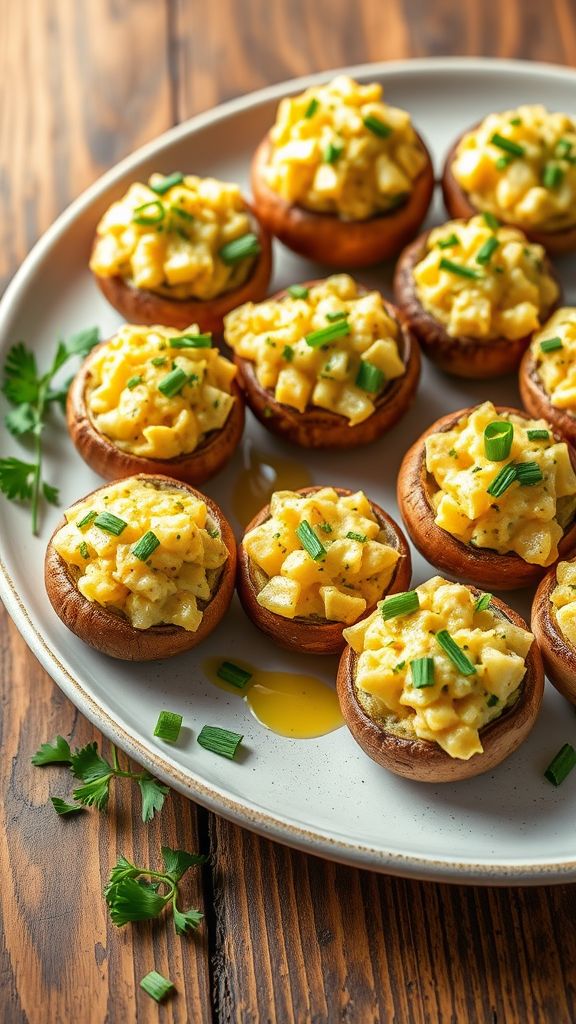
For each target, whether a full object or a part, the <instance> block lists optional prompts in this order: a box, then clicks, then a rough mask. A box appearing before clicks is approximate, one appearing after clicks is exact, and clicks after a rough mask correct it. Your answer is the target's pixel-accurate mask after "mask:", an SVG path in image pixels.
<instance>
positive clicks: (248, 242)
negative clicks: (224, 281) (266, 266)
mask: <svg viewBox="0 0 576 1024" xmlns="http://www.w3.org/2000/svg"><path fill="white" fill-rule="evenodd" d="M261 251H262V246H261V245H260V242H259V241H258V238H257V237H256V235H255V234H254V233H253V232H252V231H249V232H248V234H247V235H241V237H240V238H235V239H234V240H233V241H232V242H227V243H226V245H223V246H222V248H221V249H220V252H219V253H218V255H219V257H220V259H221V260H222V262H223V263H226V265H227V266H230V265H231V264H232V263H238V262H239V261H240V260H244V259H246V258H247V257H248V256H258V255H259V253H260V252H261Z"/></svg>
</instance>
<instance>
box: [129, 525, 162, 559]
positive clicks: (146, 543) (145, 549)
mask: <svg viewBox="0 0 576 1024" xmlns="http://www.w3.org/2000/svg"><path fill="white" fill-rule="evenodd" d="M158 547H160V541H159V540H158V537H157V536H156V534H155V533H153V531H152V530H148V531H147V533H145V534H144V536H143V537H140V540H139V541H138V543H137V544H135V545H134V547H133V548H132V554H133V555H135V557H136V558H139V559H140V561H141V562H147V561H148V559H149V558H150V555H153V554H154V552H155V551H156V548H158Z"/></svg>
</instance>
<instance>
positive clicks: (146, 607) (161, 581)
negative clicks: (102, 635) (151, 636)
mask: <svg viewBox="0 0 576 1024" xmlns="http://www.w3.org/2000/svg"><path fill="white" fill-rule="evenodd" d="M64 515H65V517H66V520H67V524H66V525H65V526H63V527H62V528H61V529H60V530H59V531H58V533H57V534H56V536H55V537H54V540H53V544H54V547H55V549H56V551H57V552H58V554H59V555H60V556H61V557H62V558H63V559H64V561H65V562H66V565H67V566H68V570H69V572H70V574H71V576H72V577H73V579H74V582H75V584H76V586H77V587H78V590H79V591H80V593H81V594H82V595H83V597H85V598H86V599H87V600H88V601H93V602H95V603H96V604H99V605H102V607H104V608H106V609H108V610H111V611H114V612H117V613H119V614H121V615H123V616H125V617H126V618H127V619H128V620H129V622H131V624H132V625H133V626H134V627H135V628H136V629H148V628H149V627H150V626H155V625H158V624H159V623H170V624H172V625H176V626H181V627H182V628H183V629H186V630H190V631H191V632H192V633H195V632H196V631H197V629H198V627H199V625H200V623H201V622H202V616H203V609H204V608H205V607H206V605H207V604H208V602H209V601H210V600H211V598H212V597H213V595H214V593H215V591H216V589H217V586H218V581H219V579H220V575H221V573H222V569H223V566H224V563H225V562H226V560H227V558H228V550H227V548H226V546H225V544H224V542H223V540H222V538H221V536H220V531H219V529H218V526H217V524H216V523H215V522H214V521H213V520H212V517H211V516H210V515H209V513H208V510H207V508H206V504H205V503H204V502H203V501H199V500H198V499H197V498H195V497H194V496H193V495H192V494H190V493H189V492H187V491H186V490H183V489H181V488H176V487H174V488H169V487H162V488H160V487H157V486H154V485H153V484H152V483H150V482H147V481H145V480H142V479H140V478H139V477H129V478H128V479H126V480H121V481H119V482H118V483H115V484H111V485H110V486H109V487H107V488H106V489H105V490H101V491H98V492H97V493H95V494H93V495H90V496H89V497H88V498H86V500H85V501H82V502H80V503H78V504H76V505H74V506H73V507H72V508H71V509H68V510H67V511H66V512H65V513H64ZM110 517H111V518H110ZM150 549H151V553H150V554H148V555H147V550H150Z"/></svg>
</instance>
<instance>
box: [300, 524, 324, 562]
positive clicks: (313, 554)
mask: <svg viewBox="0 0 576 1024" xmlns="http://www.w3.org/2000/svg"><path fill="white" fill-rule="evenodd" d="M296 536H297V537H298V540H299V541H300V543H301V545H302V547H303V548H304V550H305V551H307V552H308V554H309V555H310V558H312V559H314V561H315V562H317V561H318V560H319V559H320V558H324V556H325V554H326V548H325V547H324V545H323V543H322V541H321V540H318V537H317V536H316V534H315V533H314V530H313V529H312V527H311V526H310V523H309V522H308V521H307V520H306V519H303V520H302V522H301V523H300V525H299V526H297V527H296Z"/></svg>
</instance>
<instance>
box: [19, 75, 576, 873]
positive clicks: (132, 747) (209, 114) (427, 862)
mask: <svg viewBox="0 0 576 1024" xmlns="http://www.w3.org/2000/svg"><path fill="white" fill-rule="evenodd" d="M528 70H529V71H530V74H531V75H533V76H535V77H540V78H545V79H548V80H550V79H551V78H552V79H557V80H558V81H561V82H566V80H568V81H569V82H570V84H573V83H576V69H573V68H571V67H568V66H565V65H561V64H551V63H543V62H535V61H528V60H513V59H501V58H492V57H474V58H470V57H425V58H415V59H407V60H397V61H380V62H374V63H365V64H359V65H351V66H344V67H339V68H335V69H331V70H325V71H321V72H316V73H314V74H311V75H305V76H301V77H298V78H291V79H289V80H287V81H284V82H279V83H276V84H274V85H270V86H266V87H265V88H263V89H258V90H255V91H253V92H249V93H246V94H245V95H243V96H239V97H236V98H235V99H231V100H228V101H226V102H225V103H222V104H219V105H218V106H216V107H213V108H210V109H209V110H206V111H203V112H201V113H199V114H196V115H195V116H193V117H191V118H189V119H188V120H186V121H183V122H181V123H180V124H178V125H175V126H174V127H172V128H170V129H168V130H167V131H166V132H163V133H162V134H161V135H159V136H157V137H156V138H155V139H152V140H150V141H149V142H147V143H145V144H144V145H143V146H141V147H139V148H138V149H137V150H135V151H134V152H133V153H130V154H129V155H128V156H126V157H124V158H123V159H122V160H120V161H119V162H118V163H116V164H115V165H114V166H113V167H112V168H110V169H109V170H108V171H106V172H105V173H104V174H102V175H101V176H100V177H99V178H97V179H96V181H95V182H93V183H92V184H91V185H90V186H88V188H87V189H85V190H84V191H83V192H82V193H81V194H80V195H79V196H78V197H77V198H76V199H75V200H73V201H72V203H70V205H69V206H68V207H67V208H66V209H65V210H64V211H63V212H62V213H61V214H60V215H59V216H58V217H57V219H56V220H55V221H54V223H53V224H52V225H51V226H50V227H49V228H48V229H47V230H46V231H45V232H44V234H43V235H42V236H41V237H40V238H39V239H38V241H37V242H36V243H35V245H34V246H33V247H32V249H31V250H30V252H29V253H28V255H27V256H26V257H25V259H24V260H23V262H22V264H21V265H20V267H19V268H18V270H17V271H16V273H15V274H14V276H13V277H12V279H11V281H10V282H9V284H8V286H7V288H6V291H5V293H4V295H3V297H2V299H1V300H0V337H2V336H3V335H4V333H5V330H6V325H7V324H8V323H9V321H10V319H11V316H12V314H13V312H14V310H15V309H16V307H17V306H18V304H19V300H20V296H21V293H22V292H23V291H25V289H26V285H27V280H28V278H29V276H30V275H31V273H32V272H33V271H34V269H35V268H36V266H37V264H38V263H39V262H41V261H42V259H43V258H44V256H45V254H46V253H47V251H49V249H50V248H51V247H52V245H53V244H54V243H55V242H56V241H57V240H58V239H59V238H60V237H61V236H62V235H63V234H64V233H65V232H66V231H67V230H68V227H69V226H70V225H71V224H72V223H73V222H74V220H75V219H76V217H77V216H78V215H79V214H80V213H82V212H83V211H84V209H85V208H87V207H88V206H90V205H91V203H92V202H93V201H94V200H95V199H97V198H98V197H99V196H100V195H101V194H102V193H104V192H105V191H106V190H107V189H108V188H109V187H110V186H111V185H113V184H114V183H115V182H116V181H117V180H118V179H120V178H122V177H123V176H124V175H125V174H126V173H128V172H130V170H131V169H132V168H133V167H136V166H137V165H139V164H140V163H141V162H142V161H144V160H146V159H148V158H149V157H151V156H153V155H155V154H157V153H159V152H162V150H164V149H165V148H167V147H168V146H170V145H172V144H173V143H176V142H178V141H180V140H181V139H183V138H186V137H188V136H193V135H195V134H196V132H198V131H200V130H202V129H203V128H204V127H206V126H208V125H213V124H215V123H218V122H221V121H224V120H226V119H227V118H230V117H234V116H235V115H237V114H239V113H241V112H243V111H245V110H248V109H252V108H254V107H258V106H260V105H262V104H264V103H268V102H270V101H272V100H275V99H279V98H281V97H282V96H284V95H287V94H289V93H291V92H295V91H299V90H301V89H303V88H307V87H308V86H309V85H313V84H315V83H317V82H321V81H325V80H326V79H328V78H330V77H333V76H334V75H335V74H350V75H352V76H353V77H357V78H359V79H362V78H366V77H367V76H370V75H377V76H379V77H381V78H384V79H386V78H395V77H396V76H401V75H406V74H410V75H412V76H422V77H427V76H429V75H432V76H436V75H437V74H439V73H442V72H444V73H446V72H448V73H456V72H460V73H461V72H465V73H466V74H479V75H481V76H482V75H488V76H492V75H493V74H494V73H495V72H496V73H503V74H508V75H510V76H511V77H514V76H515V75H520V74H526V72H527V71H528ZM0 598H2V600H3V602H4V605H5V607H6V610H7V611H8V613H9V615H10V616H11V618H12V619H13V621H14V623H15V625H16V627H17V628H18V630H19V632H20V633H21V635H22V637H23V639H24V640H25V642H26V643H27V645H28V646H29V647H30V649H31V651H32V653H33V654H34V655H35V656H36V657H37V658H38V660H39V661H40V663H41V665H42V666H43V667H44V669H45V670H46V671H47V672H48V674H49V675H50V676H51V678H52V679H53V680H54V682H55V683H56V684H57V686H59V688H60V689H61V690H62V691H63V692H64V693H65V695H66V696H67V697H68V698H69V699H70V700H71V701H72V703H73V704H74V705H75V706H76V707H77V708H78V709H79V710H80V711H81V713H82V714H84V715H85V716H86V717H87V718H88V719H89V721H90V722H92V723H93V724H94V725H95V726H96V727H97V728H98V729H99V730H100V731H101V732H102V733H103V734H104V735H105V736H106V737H107V738H108V739H110V740H111V741H112V742H113V743H116V744H117V745H118V746H119V747H120V748H121V749H122V750H124V751H125V752H126V753H127V754H128V755H129V756H130V757H133V758H134V760H136V761H137V762H138V763H140V764H142V765H144V767H146V768H148V769H149V770H150V771H151V772H153V773H154V774H155V775H156V776H158V778H160V779H161V780H162V781H163V782H166V783H167V784H168V785H169V786H171V787H172V788H173V789H176V790H177V791H178V792H180V793H182V794H183V795H184V796H186V797H188V799H192V800H194V801H196V802H197V803H199V804H200V805H201V806H203V807H205V808H206V809H208V810H210V811H212V812H213V813H215V814H220V815H222V816H223V817H224V818H226V819H228V820H229V821H232V822H233V823H235V824H237V825H240V826H241V827H244V828H248V829H250V830H251V831H254V832H256V833H258V834H259V835H262V836H264V837H266V838H268V839H273V840H275V841H277V842H280V843H284V844H285V845H288V846H291V847H294V848H296V849H299V850H302V851H303V852H305V853H308V854H314V855H316V856H322V857H325V858H326V859H328V860H332V861H338V862H340V863H344V864H348V865H351V866H353V867H361V868H366V869H369V870H373V871H378V872H382V873H386V874H390V875H396V876H400V877H408V878H412V879H421V880H433V881H441V882H453V883H456V884H458V883H460V884H462V883H467V884H481V885H542V884H552V883H566V882H568V881H570V880H571V879H572V878H574V877H575V876H576V859H574V860H569V861H563V860H557V859H549V860H544V861H539V862H534V861H533V860H530V861H527V862H525V863H522V862H520V861H518V859H517V858H516V859H515V860H514V861H512V862H510V863H506V862H502V861H501V862H498V863H488V862H479V863H475V862H473V861H470V860H466V859H464V860H461V859H458V860H451V859H449V858H446V857H443V858H442V859H438V858H435V857H422V856H417V855H413V854H402V853H400V852H394V851H388V852H387V851H379V850H376V849H374V847H372V846H369V845H362V844H361V843H353V842H349V841H347V840H345V839H344V838H336V837H330V836H327V835H326V834H322V833H321V832H315V831H314V830H313V829H310V828H303V827H302V826H300V825H297V824H295V823H293V822H290V821H286V820H285V821H282V819H281V818H280V817H278V815H273V814H271V813H269V812H267V811H266V812H265V811H262V810H260V809H259V808H258V807H257V806H256V805H254V804H253V802H252V801H249V800H244V801H239V800H238V799H237V798H232V797H230V796H229V795H228V794H227V793H225V792H224V791H222V790H221V789H220V787H218V786H216V785H214V784H211V785H208V784H206V782H204V781H203V780H202V779H201V778H199V777H198V776H197V775H196V773H188V772H185V771H184V770H183V769H182V768H181V767H180V766H178V765H177V764H176V763H174V762H172V761H171V760H170V759H169V758H165V757H162V756H161V755H159V754H157V753H156V752H155V751H153V750H150V749H149V748H147V747H146V745H145V744H144V743H143V742H142V741H141V740H140V739H139V738H138V737H137V736H136V735H134V734H133V733H132V732H131V730H130V729H128V728H127V727H125V726H121V725H119V723H118V722H116V721H115V719H114V718H113V717H112V715H110V714H109V713H108V712H107V711H105V710H104V709H103V708H101V707H100V706H99V704H98V703H97V702H96V701H95V700H94V698H93V697H91V696H90V694H89V693H87V691H86V690H85V689H84V686H83V685H82V683H81V682H80V680H79V679H77V678H76V677H75V676H74V675H72V673H71V672H69V671H68V669H67V668H66V666H65V665H64V664H63V663H62V662H61V661H60V659H59V658H58V656H57V654H56V653H55V652H54V651H53V650H52V649H51V648H50V646H49V645H48V643H47V642H46V640H45V638H44V636H43V635H42V632H41V631H40V629H39V628H38V627H37V626H36V625H35V624H34V622H33V621H32V618H31V617H30V615H29V613H28V610H27V608H26V606H25V604H24V602H23V601H22V600H21V598H20V595H19V593H18V589H17V586H16V583H15V581H14V580H13V579H12V577H11V576H10V574H9V572H8V569H7V566H6V565H5V563H4V561H3V559H2V558H1V557H0Z"/></svg>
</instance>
